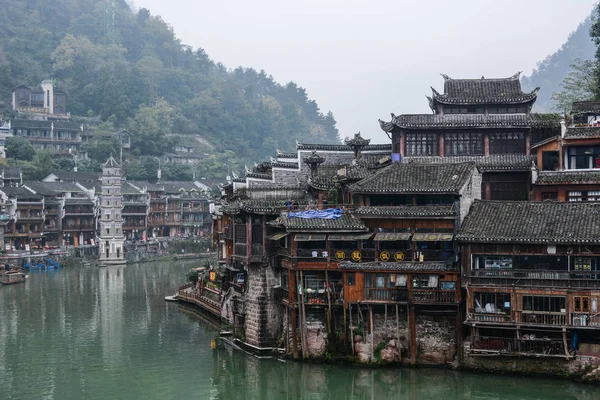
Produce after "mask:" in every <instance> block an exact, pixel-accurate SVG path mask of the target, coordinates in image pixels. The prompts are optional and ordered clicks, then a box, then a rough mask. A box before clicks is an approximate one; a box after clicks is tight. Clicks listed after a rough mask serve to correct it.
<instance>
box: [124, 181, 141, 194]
mask: <svg viewBox="0 0 600 400" xmlns="http://www.w3.org/2000/svg"><path fill="white" fill-rule="evenodd" d="M121 194H142V190H140V189H138V188H137V187H135V186H133V185H131V184H130V183H129V182H123V185H122V186H121Z"/></svg>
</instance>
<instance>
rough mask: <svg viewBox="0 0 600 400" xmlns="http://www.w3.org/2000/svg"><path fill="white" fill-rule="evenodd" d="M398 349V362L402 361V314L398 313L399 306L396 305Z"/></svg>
mask: <svg viewBox="0 0 600 400" xmlns="http://www.w3.org/2000/svg"><path fill="white" fill-rule="evenodd" d="M396 348H397V349H398V358H399V360H398V361H402V354H400V313H399V312H398V304H396Z"/></svg>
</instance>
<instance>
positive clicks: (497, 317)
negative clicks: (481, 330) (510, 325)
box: [469, 310, 510, 322]
mask: <svg viewBox="0 0 600 400" xmlns="http://www.w3.org/2000/svg"><path fill="white" fill-rule="evenodd" d="M469 316H470V319H471V320H473V321H482V322H510V315H508V314H504V313H475V312H473V310H471V311H470V312H469Z"/></svg>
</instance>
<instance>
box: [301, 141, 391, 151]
mask: <svg viewBox="0 0 600 400" xmlns="http://www.w3.org/2000/svg"><path fill="white" fill-rule="evenodd" d="M296 148H297V149H298V150H322V151H349V152H351V151H352V148H351V147H350V146H347V145H345V144H318V143H315V144H309V143H297V144H296ZM374 150H388V151H391V150H392V145H391V144H370V145H368V146H365V147H364V148H363V149H362V151H374Z"/></svg>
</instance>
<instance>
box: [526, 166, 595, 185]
mask: <svg viewBox="0 0 600 400" xmlns="http://www.w3.org/2000/svg"><path fill="white" fill-rule="evenodd" d="M562 183H569V184H570V183H575V184H586V183H589V184H598V183H600V170H598V169H597V170H568V171H542V172H540V173H539V174H538V177H537V180H536V181H535V184H536V185H557V184H562Z"/></svg>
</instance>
